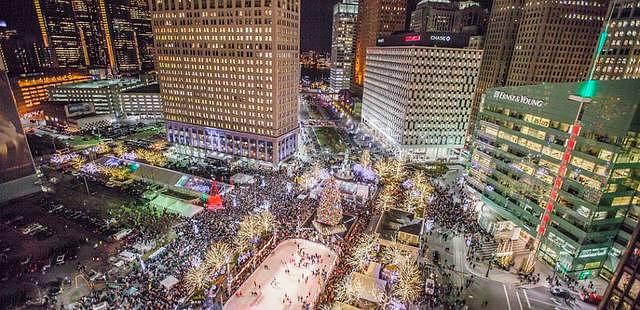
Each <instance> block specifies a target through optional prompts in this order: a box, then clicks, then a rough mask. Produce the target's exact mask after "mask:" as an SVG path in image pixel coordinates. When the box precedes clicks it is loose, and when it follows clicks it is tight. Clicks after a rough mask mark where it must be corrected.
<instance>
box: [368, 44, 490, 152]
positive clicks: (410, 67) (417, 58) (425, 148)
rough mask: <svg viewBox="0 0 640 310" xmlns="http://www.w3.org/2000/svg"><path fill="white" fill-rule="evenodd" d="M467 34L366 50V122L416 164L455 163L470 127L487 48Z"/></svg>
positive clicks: (396, 149) (386, 45)
mask: <svg viewBox="0 0 640 310" xmlns="http://www.w3.org/2000/svg"><path fill="white" fill-rule="evenodd" d="M467 44H468V36H466V35H462V34H453V33H441V32H434V33H423V34H417V33H410V34H405V35H396V36H391V37H382V38H380V39H379V40H378V46H377V47H371V48H369V49H368V50H367V64H366V73H365V76H366V78H365V83H364V94H363V97H362V123H363V124H364V125H365V126H366V127H368V128H370V129H372V130H373V132H374V133H375V134H376V135H379V136H381V137H382V138H384V140H386V141H387V142H389V144H390V145H391V146H392V148H393V149H394V150H395V151H397V152H398V153H400V154H407V155H409V156H410V157H412V158H413V159H414V160H418V161H422V160H428V161H433V160H439V159H442V160H452V159H456V158H458V157H459V155H460V150H461V149H462V147H463V146H464V144H465V136H466V133H467V128H468V126H469V113H470V109H471V102H472V100H473V95H474V92H475V86H476V81H477V75H478V71H479V70H480V61H481V59H482V50H475V49H469V48H464V47H466V46H467Z"/></svg>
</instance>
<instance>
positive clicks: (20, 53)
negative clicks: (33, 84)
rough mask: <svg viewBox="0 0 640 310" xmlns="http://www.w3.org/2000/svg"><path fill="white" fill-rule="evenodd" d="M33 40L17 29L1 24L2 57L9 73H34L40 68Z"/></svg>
mask: <svg viewBox="0 0 640 310" xmlns="http://www.w3.org/2000/svg"><path fill="white" fill-rule="evenodd" d="M36 52H37V51H36V49H35V45H34V43H33V42H30V41H28V40H26V38H25V37H24V36H23V35H21V34H20V33H18V32H17V31H16V30H12V29H7V28H6V27H2V26H0V58H2V60H3V62H4V63H5V64H6V66H7V75H8V76H16V75H20V74H26V73H33V72H37V71H38V70H40V66H39V63H38V61H37V59H38V57H37V54H36Z"/></svg>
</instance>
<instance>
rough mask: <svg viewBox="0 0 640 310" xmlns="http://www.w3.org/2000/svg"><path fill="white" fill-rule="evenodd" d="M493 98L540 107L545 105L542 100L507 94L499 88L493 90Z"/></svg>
mask: <svg viewBox="0 0 640 310" xmlns="http://www.w3.org/2000/svg"><path fill="white" fill-rule="evenodd" d="M493 98H496V99H501V100H506V101H511V102H515V103H519V104H524V105H530V106H533V107H538V108H541V107H543V106H544V105H545V102H544V100H540V99H536V98H530V97H527V96H524V95H513V94H508V93H505V92H502V91H499V90H496V91H495V92H493Z"/></svg>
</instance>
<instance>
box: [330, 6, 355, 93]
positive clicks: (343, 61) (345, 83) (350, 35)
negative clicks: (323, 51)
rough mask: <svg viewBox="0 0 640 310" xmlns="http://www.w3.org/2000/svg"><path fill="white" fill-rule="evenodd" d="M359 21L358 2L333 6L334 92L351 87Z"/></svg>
mask: <svg viewBox="0 0 640 310" xmlns="http://www.w3.org/2000/svg"><path fill="white" fill-rule="evenodd" d="M357 20H358V0H343V1H342V2H339V3H336V5H334V6H333V28H332V33H331V77H330V85H331V89H333V90H334V91H340V90H343V89H349V88H350V87H351V78H352V76H351V74H352V73H353V62H354V57H355V47H356V46H355V44H356V25H357Z"/></svg>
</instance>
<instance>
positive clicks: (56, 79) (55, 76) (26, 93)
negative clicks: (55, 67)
mask: <svg viewBox="0 0 640 310" xmlns="http://www.w3.org/2000/svg"><path fill="white" fill-rule="evenodd" d="M90 80H91V77H90V76H89V75H87V74H84V73H64V72H63V73H48V74H43V73H40V74H31V75H26V76H19V77H14V78H12V79H11V87H12V88H13V93H14V95H15V98H16V102H17V105H18V112H19V113H20V115H24V114H27V113H33V112H36V113H37V112H40V111H41V110H42V109H41V107H40V104H42V103H43V102H45V101H47V98H48V97H47V96H48V94H47V89H49V88H50V87H53V86H57V85H64V84H70V83H78V82H85V81H90Z"/></svg>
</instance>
